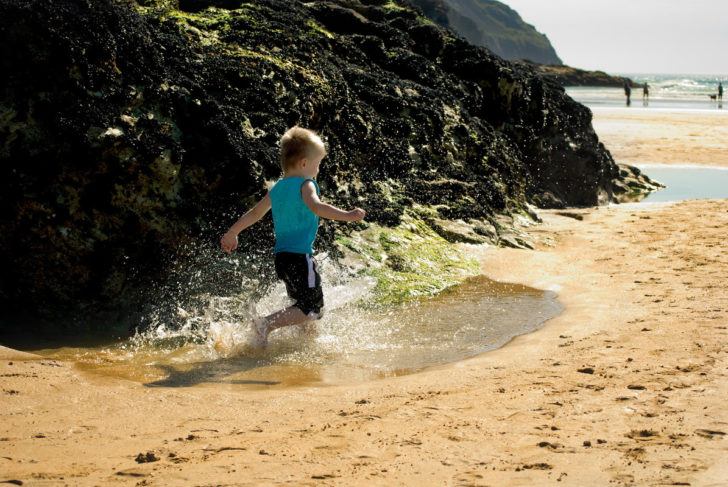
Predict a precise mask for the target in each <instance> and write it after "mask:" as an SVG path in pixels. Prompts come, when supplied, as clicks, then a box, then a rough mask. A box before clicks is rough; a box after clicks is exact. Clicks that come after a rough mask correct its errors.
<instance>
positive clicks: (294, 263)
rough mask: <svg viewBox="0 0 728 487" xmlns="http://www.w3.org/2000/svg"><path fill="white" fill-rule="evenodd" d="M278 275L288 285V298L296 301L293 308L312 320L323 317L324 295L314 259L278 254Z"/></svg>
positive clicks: (304, 256)
mask: <svg viewBox="0 0 728 487" xmlns="http://www.w3.org/2000/svg"><path fill="white" fill-rule="evenodd" d="M276 274H278V277H279V278H280V279H282V280H283V282H284V283H285V284H286V291H287V292H288V296H290V297H291V299H293V300H294V301H295V303H293V306H295V307H297V308H298V309H300V310H301V311H303V312H304V313H305V314H306V315H308V316H310V317H311V318H320V317H321V314H322V313H321V309H322V308H323V307H324V293H323V291H322V290H321V276H319V273H318V272H317V271H316V262H315V261H314V260H313V257H311V256H310V255H308V254H294V253H291V252H279V253H277V254H276Z"/></svg>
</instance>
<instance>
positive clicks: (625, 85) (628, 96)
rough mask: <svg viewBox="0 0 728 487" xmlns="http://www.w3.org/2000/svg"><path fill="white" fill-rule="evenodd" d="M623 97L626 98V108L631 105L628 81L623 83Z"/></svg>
mask: <svg viewBox="0 0 728 487" xmlns="http://www.w3.org/2000/svg"><path fill="white" fill-rule="evenodd" d="M624 96H626V97H627V106H630V105H631V104H632V100H631V97H632V87H631V86H630V85H629V81H625V82H624Z"/></svg>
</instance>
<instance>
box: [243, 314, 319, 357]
mask: <svg viewBox="0 0 728 487" xmlns="http://www.w3.org/2000/svg"><path fill="white" fill-rule="evenodd" d="M310 319H311V318H309V317H308V315H306V314H305V313H304V312H303V311H301V310H300V309H299V308H297V307H296V306H289V307H288V308H285V309H282V310H280V311H277V312H275V313H273V314H272V315H268V316H266V317H265V318H262V319H260V320H255V321H254V322H253V331H255V333H256V335H257V336H258V346H259V347H260V348H265V347H266V346H268V334H269V333H270V332H271V331H273V330H275V329H277V328H283V327H284V326H291V325H297V324H299V323H303V322H306V321H309V320H310Z"/></svg>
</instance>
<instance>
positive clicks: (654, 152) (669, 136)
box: [592, 107, 728, 168]
mask: <svg viewBox="0 0 728 487" xmlns="http://www.w3.org/2000/svg"><path fill="white" fill-rule="evenodd" d="M592 112H593V117H594V118H593V124H592V125H593V126H594V130H596V132H597V134H598V135H599V140H600V141H601V142H603V143H604V145H605V146H606V147H607V148H608V149H609V151H610V152H611V153H612V156H613V157H614V159H615V160H616V161H617V162H619V163H622V164H631V165H634V166H642V167H643V166H652V165H670V166H674V165H690V166H712V167H724V168H728V142H726V141H728V110H722V109H721V110H715V111H713V112H710V111H701V112H697V111H696V112H689V111H685V112H670V111H665V110H659V111H658V110H645V109H643V108H639V107H633V108H629V109H626V108H595V109H593V110H592Z"/></svg>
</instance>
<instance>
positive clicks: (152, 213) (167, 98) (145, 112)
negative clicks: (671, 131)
mask: <svg viewBox="0 0 728 487" xmlns="http://www.w3.org/2000/svg"><path fill="white" fill-rule="evenodd" d="M143 4H144V5H150V6H149V7H145V8H140V7H138V6H137V5H136V4H127V3H117V2H114V1H111V0H46V1H43V2H27V1H26V0H0V46H1V47H0V50H1V52H0V63H1V71H2V73H3V75H4V80H3V84H2V92H0V140H1V141H2V144H1V145H0V171H1V174H0V252H1V254H0V255H1V257H0V266H1V268H2V277H0V306H2V307H3V310H4V312H5V313H6V315H5V316H9V315H10V314H12V313H20V314H27V313H29V312H33V313H34V312H41V313H43V314H45V315H46V316H57V317H58V316H60V317H63V316H68V315H70V314H74V313H77V312H79V311H80V310H82V309H85V308H88V307H89V306H91V309H95V308H96V307H97V306H98V305H99V304H105V305H107V306H110V307H112V308H113V309H119V308H120V307H122V306H123V305H124V304H125V303H126V304H127V305H128V304H129V303H131V305H132V306H134V307H135V308H139V307H140V306H141V304H142V303H143V302H144V301H145V299H147V298H146V297H145V295H144V294H143V293H142V294H140V293H141V291H143V290H145V289H146V290H149V289H152V290H154V289H156V287H157V286H158V284H157V283H159V282H163V281H164V278H165V276H168V275H169V274H170V273H175V272H179V270H180V269H181V268H185V267H189V266H190V262H192V261H194V262H197V263H198V264H199V267H198V268H205V265H204V264H209V262H213V261H214V260H215V259H216V258H217V257H216V256H217V255H219V254H216V253H215V252H216V250H215V249H216V246H217V239H218V238H219V235H220V233H221V232H222V231H223V230H224V229H225V228H226V227H227V226H228V225H229V224H230V223H231V222H232V221H234V219H235V218H236V217H237V216H238V215H239V214H241V212H242V211H243V210H245V209H246V208H247V207H249V206H250V204H251V203H252V202H253V201H254V200H255V198H257V197H260V196H262V195H263V194H264V193H265V188H266V182H267V181H272V180H275V179H276V178H277V177H278V176H279V174H280V170H279V165H278V155H277V147H276V146H277V142H278V139H279V137H280V136H281V134H282V133H283V132H284V131H285V129H286V128H288V127H290V126H291V125H293V124H295V123H299V124H301V125H303V126H307V127H311V128H313V129H316V130H319V131H320V132H321V133H322V135H323V136H324V138H325V139H326V141H327V144H328V147H329V154H330V155H329V157H328V158H327V160H326V162H325V165H324V168H323V170H322V173H321V175H320V183H321V186H322V189H323V191H324V195H325V197H326V198H327V199H328V200H329V201H332V202H334V203H336V204H341V205H345V206H349V205H358V206H362V207H364V208H366V209H367V210H368V218H369V219H370V220H373V221H378V222H380V223H383V224H396V223H397V222H398V221H399V218H400V217H401V215H402V212H403V211H405V209H406V208H409V207H412V206H413V205H414V204H415V203H418V204H421V205H430V206H433V207H437V209H438V211H439V213H440V216H441V217H442V218H448V219H471V220H475V221H477V220H480V221H484V220H487V219H489V218H491V217H492V216H493V215H494V214H496V213H508V212H511V211H516V210H518V209H519V208H522V207H524V205H525V204H526V203H527V202H529V201H530V202H535V203H537V204H541V205H542V206H563V205H594V204H600V203H606V202H609V201H610V200H611V199H612V196H613V195H612V187H613V184H614V182H615V181H617V180H618V179H619V171H618V169H617V168H616V166H615V164H614V162H613V160H612V158H611V157H610V155H609V153H608V152H607V151H606V150H605V149H604V147H603V146H602V145H601V144H600V143H599V141H598V140H597V136H596V135H595V133H594V131H593V130H592V128H591V114H590V112H589V110H588V109H586V108H585V107H583V106H581V105H579V104H576V103H574V102H573V101H572V100H571V99H569V98H568V97H567V96H565V95H564V92H563V90H562V89H561V88H560V87H559V86H557V85H556V84H555V83H553V82H550V81H548V80H545V79H543V78H541V77H539V76H537V75H536V74H535V73H534V71H533V69H532V68H530V67H528V66H513V65H511V64H508V63H506V62H504V61H503V60H501V59H500V58H498V57H496V56H494V55H492V54H491V53H490V52H488V51H486V50H485V49H482V48H478V47H474V46H472V45H470V44H469V43H468V42H467V41H465V40H463V39H460V38H456V37H453V36H452V35H451V34H449V33H447V32H444V31H442V30H440V29H439V28H437V27H435V26H433V25H431V24H428V23H427V22H426V21H425V20H424V19H423V18H422V17H421V14H419V13H418V12H416V11H413V10H410V9H405V8H401V7H398V6H393V4H391V3H384V2H380V1H373V0H369V1H365V2H361V3H360V2H358V1H356V0H342V1H339V2H310V3H300V2H294V1H282V0H261V1H258V2H255V3H250V4H236V3H235V2H227V1H219V0H215V1H213V0H210V1H208V2H203V1H202V0H179V2H178V3H175V2H163V1H161V0H160V1H159V2H155V1H154V0H146V1H145V2H143ZM207 4H209V5H212V6H213V7H214V8H211V9H206V5H207ZM176 6H179V8H180V9H184V10H176V9H175V7H176ZM237 6H240V8H239V9H237V10H225V8H229V7H237ZM270 229H271V227H270V220H269V219H266V220H264V222H263V223H262V224H259V225H257V226H256V227H254V228H253V229H252V230H251V231H249V232H246V233H245V234H244V235H243V236H242V238H243V242H242V245H243V247H245V248H247V249H251V248H252V249H256V248H260V249H268V248H269V247H270V243H271V232H270ZM332 229H333V227H332V226H324V227H323V228H322V231H321V234H320V235H321V245H323V246H324V247H325V246H326V244H327V243H330V242H331V240H332V238H333V230H332ZM205 259H209V262H207V261H205ZM205 280H207V281H209V282H208V283H207V284H208V285H209V286H212V287H213V288H214V287H215V286H218V287H220V288H228V287H230V286H229V284H228V283H225V282H222V281H224V277H221V276H220V275H219V274H218V275H217V279H214V278H213V277H212V276H210V277H209V279H208V278H203V279H199V278H198V279H197V281H195V282H197V283H199V282H200V281H205ZM179 287H181V288H183V289H177V291H179V292H189V291H190V289H188V288H187V287H188V285H187V284H185V283H184V282H183V283H182V284H179Z"/></svg>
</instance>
